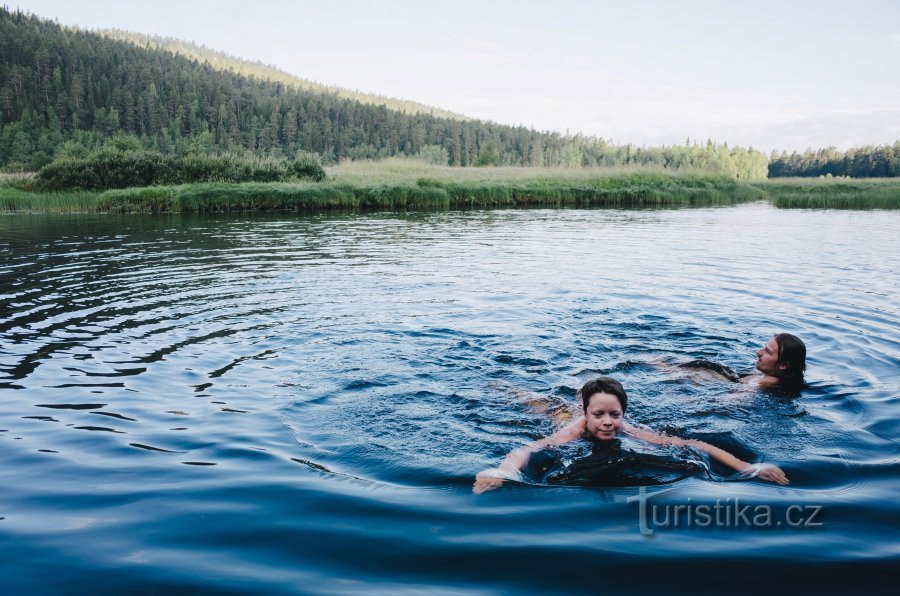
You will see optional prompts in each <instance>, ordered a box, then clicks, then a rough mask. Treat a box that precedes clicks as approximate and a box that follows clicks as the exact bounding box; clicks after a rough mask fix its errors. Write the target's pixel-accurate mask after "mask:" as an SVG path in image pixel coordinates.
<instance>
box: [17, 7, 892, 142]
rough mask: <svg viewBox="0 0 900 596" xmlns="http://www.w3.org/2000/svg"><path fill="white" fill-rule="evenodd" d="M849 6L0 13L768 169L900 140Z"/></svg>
mask: <svg viewBox="0 0 900 596" xmlns="http://www.w3.org/2000/svg"><path fill="white" fill-rule="evenodd" d="M351 6H352V7H353V9H352V10H349V7H351ZM849 6H851V5H850V4H849V3H847V2H837V1H832V2H824V3H823V2H815V3H813V2H799V3H795V4H792V5H791V6H788V7H784V6H779V5H778V4H776V3H774V2H769V1H764V2H757V3H755V4H754V5H753V8H752V9H748V7H747V6H746V5H743V6H739V7H738V6H720V5H718V4H716V3H712V2H708V1H699V0H698V1H694V2H687V3H682V4H681V5H679V6H674V5H670V4H668V3H662V2H659V1H656V0H653V1H651V0H647V1H644V2H640V3H637V5H629V6H620V5H616V4H613V3H603V4H602V5H599V6H597V5H591V6H586V5H584V4H583V3H579V2H572V1H566V2H562V3H561V4H557V5H556V8H555V9H550V8H549V7H545V6H542V5H540V4H537V3H529V2H526V3H516V4H513V3H511V2H507V1H505V0H504V1H502V2H496V3H494V4H492V5H491V6H480V5H478V4H476V3H473V2H469V1H468V0H466V1H464V2H461V3H457V4H456V5H454V7H451V8H450V9H448V12H447V13H440V12H438V11H437V10H436V9H434V8H433V7H430V6H419V5H417V4H415V3H411V2H408V1H400V2H385V1H384V0H381V1H377V2H358V1H347V2H342V3H340V5H339V6H336V5H328V6H320V5H315V4H312V3H286V2H282V1H270V2H261V3H257V4H255V5H254V8H255V9H260V10H258V14H255V15H252V16H249V17H248V16H247V15H244V14H242V12H243V11H245V10H246V7H245V6H244V5H242V4H240V3H237V2H234V0H228V1H226V2H210V1H209V0H202V1H198V2H174V1H172V0H165V1H163V2H160V3H158V4H155V5H153V6H147V5H144V4H140V3H133V2H111V1H109V0H102V1H100V2H93V3H91V5H90V6H87V7H85V6H76V5H74V4H71V3H68V4H66V3H62V2H59V1H58V0H33V1H28V2H16V3H13V4H11V5H10V6H9V8H10V9H11V10H21V11H23V12H28V13H31V14H34V15H36V16H38V17H41V18H45V19H49V20H52V21H56V22H58V23H59V24H61V25H64V26H77V27H79V28H82V29H87V30H99V29H124V30H128V31H132V32H137V33H144V34H148V35H157V36H161V37H173V38H177V39H181V40H184V41H188V42H191V43H195V44H197V45H202V46H206V47H207V48H209V49H212V50H216V51H220V52H224V53H227V54H230V55H232V56H235V57H238V58H241V59H243V60H248V61H251V62H262V63H263V64H266V65H270V66H274V67H276V68H278V69H280V70H283V71H285V72H287V73H289V74H291V75H294V76H297V77H300V78H303V79H307V80H310V81H314V82H316V83H320V84H323V85H327V86H333V87H341V88H344V89H348V90H353V91H359V92H362V93H367V94H372V95H380V96H384V97H391V98H398V99H404V100H408V101H415V102H419V103H422V104H425V105H428V106H432V107H434V108H437V109H441V110H446V111H450V112H456V113H459V114H462V115H464V116H467V117H470V118H475V119H479V120H489V121H493V122H496V123H499V124H505V125H511V126H517V125H524V126H526V127H529V128H534V129H536V130H542V131H555V132H559V133H561V134H571V135H575V134H582V135H585V136H593V137H600V138H603V139H606V140H608V141H611V142H613V143H615V144H628V143H631V144H634V145H638V146H645V147H647V146H660V145H669V146H671V145H684V144H685V140H686V139H690V140H691V141H692V142H699V143H705V142H706V140H707V139H711V140H713V141H714V142H715V143H717V144H723V143H727V144H728V145H730V146H743V147H754V148H756V149H759V150H761V151H763V152H765V153H766V154H767V155H768V154H769V153H770V152H771V151H772V150H773V149H774V150H777V151H779V152H780V151H787V152H788V153H790V152H792V151H799V152H802V151H804V150H806V149H808V148H812V149H820V148H826V147H829V146H834V147H837V148H838V149H840V150H842V151H845V150H846V149H848V148H850V147H853V146H857V147H858V146H865V145H884V144H893V143H894V142H895V141H896V140H897V139H900V106H898V104H897V102H896V99H895V98H896V97H897V96H900V81H898V80H897V78H896V76H893V73H895V72H896V71H897V67H898V66H900V25H898V23H900V5H893V4H891V3H890V2H886V1H883V0H872V1H870V2H868V3H865V4H864V9H860V10H856V11H852V12H846V11H844V10H843V8H845V7H849ZM854 6H858V5H854ZM559 7H565V8H566V10H562V9H560V8H559ZM647 8H649V11H647V12H648V14H643V12H642V10H643V9H647ZM761 8H764V10H760V9H761ZM465 9H468V10H465ZM754 9H755V12H747V11H748V10H749V11H753V10H754ZM763 13H765V14H763ZM770 14H777V15H778V17H779V18H778V19H775V18H772V17H770V16H769V15H770ZM209 15H215V18H214V19H210V18H209ZM297 22H300V23H302V24H301V25H299V27H298V31H299V32H300V33H301V35H298V34H297V33H298V31H295V30H294V27H297V26H296V25H295V23H297ZM310 23H311V24H310ZM621 23H627V24H628V25H629V26H628V27H624V28H623V27H620V26H619V25H621ZM458 32H462V33H464V34H465V35H463V36H462V37H460V33H458ZM598 32H599V34H598ZM398 40H399V41H398ZM606 56H612V58H611V59H607V58H606ZM873 56H875V57H877V59H872V58H871V57H873ZM785 58H792V60H785ZM772 64H777V65H779V66H778V67H772ZM796 64H803V65H804V68H803V69H796V66H795V65H796ZM522 73H526V76H523V74H522Z"/></svg>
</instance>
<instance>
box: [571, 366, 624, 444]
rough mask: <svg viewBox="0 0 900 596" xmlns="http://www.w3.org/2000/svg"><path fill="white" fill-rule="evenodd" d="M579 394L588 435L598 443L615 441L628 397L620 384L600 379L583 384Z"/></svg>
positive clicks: (606, 378) (613, 380)
mask: <svg viewBox="0 0 900 596" xmlns="http://www.w3.org/2000/svg"><path fill="white" fill-rule="evenodd" d="M580 393H581V403H582V407H583V408H584V418H585V429H586V430H587V432H588V434H589V435H591V436H592V437H593V438H595V439H598V440H600V441H611V440H613V439H615V438H616V434H617V433H618V432H619V428H621V426H622V419H623V417H624V415H625V409H626V408H627V407H628V395H627V394H626V393H625V388H624V387H622V384H621V383H619V382H618V381H616V380H615V379H610V378H609V377H600V378H599V379H594V380H593V381H588V382H587V383H585V384H584V386H583V387H582V388H581V391H580Z"/></svg>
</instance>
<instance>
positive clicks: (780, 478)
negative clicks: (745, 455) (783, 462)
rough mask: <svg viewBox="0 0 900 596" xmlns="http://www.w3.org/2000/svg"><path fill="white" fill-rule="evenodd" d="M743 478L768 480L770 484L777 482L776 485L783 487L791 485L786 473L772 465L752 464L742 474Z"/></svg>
mask: <svg viewBox="0 0 900 596" xmlns="http://www.w3.org/2000/svg"><path fill="white" fill-rule="evenodd" d="M741 476H742V477H744V478H760V479H761V480H767V481H768V482H775V483H776V484H781V485H786V484H790V483H791V481H790V480H788V477H787V476H786V475H785V473H784V471H782V469H781V468H779V467H778V466H774V465H772V464H751V465H750V466H748V467H746V468H744V470H743V471H742V472H741Z"/></svg>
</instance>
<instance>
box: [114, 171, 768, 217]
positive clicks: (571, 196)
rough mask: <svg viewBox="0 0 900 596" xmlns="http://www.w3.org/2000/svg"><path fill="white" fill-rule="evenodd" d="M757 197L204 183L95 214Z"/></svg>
mask: <svg viewBox="0 0 900 596" xmlns="http://www.w3.org/2000/svg"><path fill="white" fill-rule="evenodd" d="M761 197H762V192H761V191H759V190H758V189H755V188H753V187H751V186H750V185H747V184H742V183H739V182H736V181H734V180H732V179H730V178H727V177H723V176H718V177H717V176H671V175H664V174H649V173H642V174H624V175H615V176H605V177H598V178H585V179H575V180H571V179H565V178H550V177H546V178H532V179H524V178H523V179H520V180H506V181H502V180H499V179H494V180H475V179H468V180H467V179H462V180H452V179H446V178H444V179H442V178H419V179H418V180H416V181H415V182H407V181H395V182H393V183H385V182H382V183H374V184H373V183H369V184H365V183H361V182H359V181H357V182H355V183H347V182H341V181H339V180H331V181H329V182H325V183H318V184H313V183H254V182H245V183H240V184H228V183H209V184H188V185H180V186H156V187H147V188H135V189H123V190H110V191H106V192H105V193H103V194H102V195H100V200H99V203H98V205H97V207H98V208H99V209H100V210H105V211H123V212H163V211H178V212H206V211H248V210H249V211H256V210H294V211H304V210H318V209H433V208H438V209H447V208H491V207H513V206H540V207H562V206H579V207H588V206H597V207H647V206H677V205H719V204H731V203H735V202H741V201H747V200H754V199H759V198H761Z"/></svg>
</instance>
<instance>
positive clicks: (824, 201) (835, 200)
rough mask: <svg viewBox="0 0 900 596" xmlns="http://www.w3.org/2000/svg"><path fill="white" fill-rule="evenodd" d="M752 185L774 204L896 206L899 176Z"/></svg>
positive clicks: (899, 197) (899, 198)
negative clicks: (883, 178)
mask: <svg viewBox="0 0 900 596" xmlns="http://www.w3.org/2000/svg"><path fill="white" fill-rule="evenodd" d="M755 186H756V187H758V188H759V189H761V190H762V191H764V192H765V193H766V196H767V197H768V198H769V199H770V200H771V201H772V204H774V205H775V206H776V207H782V208H802V209H900V180H898V179H891V180H843V179H839V180H834V179H831V180H829V179H809V178H806V179H793V180H787V179H779V180H778V181H777V182H776V181H772V182H762V183H757V184H755Z"/></svg>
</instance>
